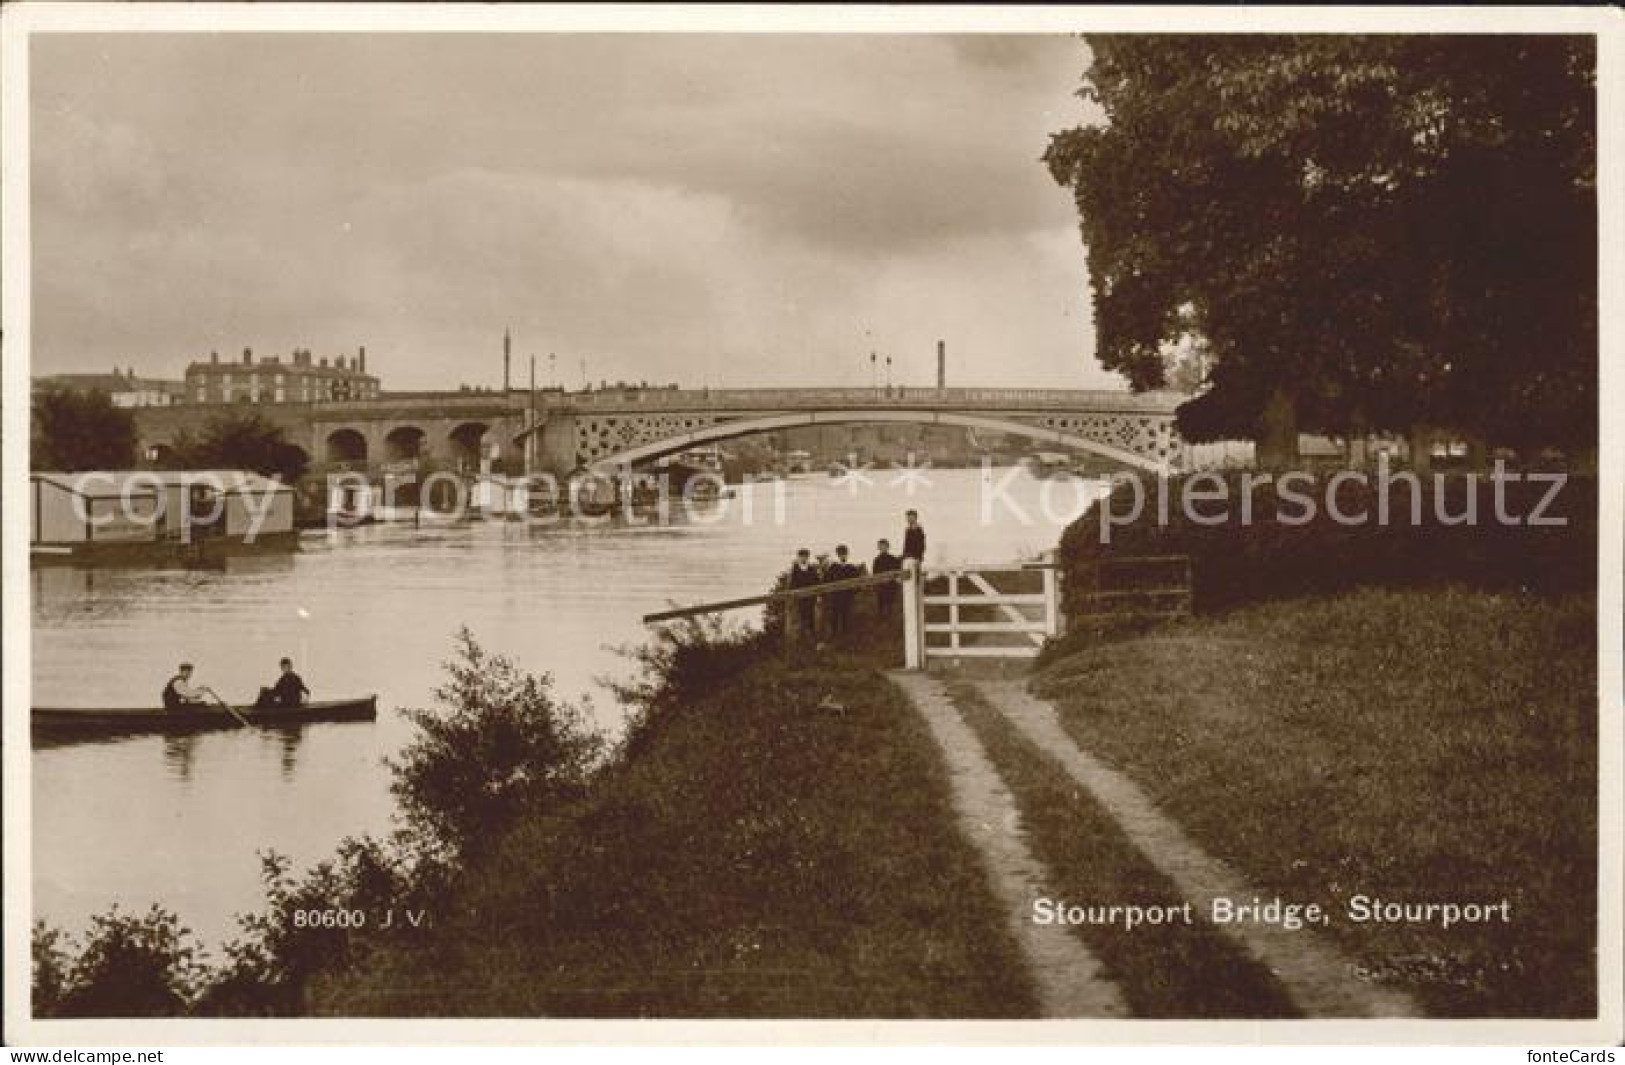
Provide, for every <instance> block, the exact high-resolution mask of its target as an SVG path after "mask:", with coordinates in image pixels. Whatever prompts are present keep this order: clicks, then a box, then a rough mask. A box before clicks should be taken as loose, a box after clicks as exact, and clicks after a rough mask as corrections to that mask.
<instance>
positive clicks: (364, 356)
mask: <svg viewBox="0 0 1625 1065" xmlns="http://www.w3.org/2000/svg"><path fill="white" fill-rule="evenodd" d="M361 372H362V373H366V372H367V345H365V344H363V345H361Z"/></svg>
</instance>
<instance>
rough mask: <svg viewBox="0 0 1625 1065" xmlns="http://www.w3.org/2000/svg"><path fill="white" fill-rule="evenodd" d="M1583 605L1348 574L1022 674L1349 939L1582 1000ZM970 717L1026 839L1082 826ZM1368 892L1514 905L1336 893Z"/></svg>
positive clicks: (1424, 986)
mask: <svg viewBox="0 0 1625 1065" xmlns="http://www.w3.org/2000/svg"><path fill="white" fill-rule="evenodd" d="M1595 623H1596V616H1595V608H1594V603H1593V602H1592V601H1591V600H1590V598H1589V597H1581V596H1574V597H1535V596H1527V595H1515V594H1513V595H1495V594H1487V593H1481V592H1465V591H1460V590H1455V591H1440V592H1428V593H1423V592H1386V591H1362V592H1356V593H1352V594H1349V595H1344V596H1338V597H1332V598H1325V599H1302V600H1294V601H1287V602H1279V603H1271V604H1267V605H1263V606H1257V607H1252V608H1248V609H1243V610H1239V611H1236V612H1235V613H1232V614H1229V615H1227V616H1224V617H1219V618H1197V619H1193V620H1189V621H1185V622H1182V623H1180V624H1178V625H1174V626H1170V627H1168V628H1166V629H1163V630H1160V631H1158V632H1156V633H1152V634H1144V635H1141V636H1138V637H1134V638H1129V639H1124V640H1121V641H1118V642H1113V643H1109V644H1104V645H1100V646H1096V647H1093V648H1087V649H1082V650H1073V651H1072V652H1071V653H1067V654H1062V655H1060V656H1057V657H1054V658H1052V659H1051V660H1049V661H1048V663H1047V665H1046V667H1045V668H1044V669H1043V670H1042V671H1041V672H1040V673H1039V674H1038V676H1037V677H1036V678H1035V681H1034V687H1035V690H1036V691H1038V692H1039V693H1040V694H1042V695H1044V696H1046V697H1048V698H1050V699H1052V700H1053V701H1054V702H1055V704H1056V706H1057V708H1058V710H1059V712H1060V715H1061V718H1062V721H1063V724H1064V726H1065V727H1066V728H1067V730H1068V732H1069V733H1070V734H1071V735H1072V737H1073V738H1074V739H1075V740H1076V741H1077V742H1078V743H1079V744H1080V745H1081V746H1083V747H1084V748H1085V749H1087V750H1089V751H1091V752H1093V753H1094V754H1096V755H1098V756H1100V757H1103V758H1105V759H1107V760H1108V761H1110V762H1112V763H1114V764H1115V765H1117V766H1118V767H1119V768H1120V769H1122V770H1123V771H1125V772H1127V773H1128V774H1129V775H1130V776H1132V777H1133V778H1134V779H1135V780H1136V781H1137V782H1139V783H1140V785H1141V786H1142V787H1144V788H1145V789H1146V790H1147V791H1148V792H1149V793H1150V794H1151V796H1152V797H1153V798H1154V799H1155V800H1156V801H1157V802H1158V804H1159V805H1160V806H1161V807H1162V808H1163V810H1164V811H1165V812H1167V813H1168V814H1169V815H1170V816H1171V817H1173V818H1174V820H1176V821H1177V822H1179V823H1180V824H1181V825H1182V826H1184V827H1185V828H1186V830H1187V831H1188V832H1189V833H1190V834H1191V836H1192V837H1193V838H1194V839H1195V840H1196V841H1197V842H1198V843H1199V844H1200V845H1201V846H1202V847H1203V848H1204V849H1206V850H1207V851H1208V853H1210V854H1213V855H1215V856H1217V857H1220V858H1222V859H1224V860H1226V861H1229V862H1231V863H1232V864H1234V865H1235V866H1237V867H1238V868H1239V869H1240V870H1241V871H1242V872H1243V873H1244V874H1245V875H1246V876H1247V877H1248V878H1249V879H1251V880H1252V881H1253V882H1254V883H1255V884H1256V885H1258V886H1259V887H1260V888H1261V889H1263V890H1265V891H1267V892H1274V893H1278V894H1279V895H1280V896H1281V897H1283V898H1285V899H1288V900H1295V901H1304V902H1311V901H1319V902H1321V903H1322V904H1323V905H1325V906H1327V907H1328V908H1329V910H1330V911H1331V912H1332V913H1333V914H1334V915H1336V916H1335V917H1334V920H1333V922H1332V925H1331V927H1330V929H1329V932H1330V934H1332V935H1334V936H1336V937H1337V939H1338V940H1339V942H1340V945H1341V946H1342V947H1343V949H1345V950H1346V951H1347V952H1348V953H1349V954H1350V955H1352V956H1353V957H1355V958H1356V959H1357V960H1358V961H1359V963H1360V964H1361V965H1362V966H1363V967H1364V968H1365V969H1366V970H1368V971H1369V972H1370V973H1371V974H1373V975H1374V976H1376V977H1377V978H1378V979H1380V980H1382V981H1384V982H1387V983H1391V984H1392V985H1394V986H1396V987H1399V988H1402V989H1404V990H1406V991H1408V992H1410V993H1411V994H1413V995H1414V996H1415V997H1416V998H1417V999H1418V1001H1419V1002H1421V1003H1422V1004H1423V1006H1424V1008H1426V1009H1427V1010H1428V1012H1430V1013H1431V1014H1434V1015H1440V1016H1456V1017H1491V1016H1502V1017H1506V1016H1544V1017H1586V1016H1593V1015H1594V1014H1595V1009H1596V1001H1595V995H1594V987H1595V963H1596V959H1595V952H1594V942H1595V932H1596V920H1595V915H1596V860H1595V859H1596V826H1597V820H1596V818H1597V806H1596V745H1597V733H1596V724H1597V701H1596V653H1595V646H1596V639H1595ZM971 715H972V720H973V722H977V723H978V729H979V731H980V732H981V733H982V735H983V736H984V737H985V738H986V739H988V740H989V741H990V742H991V743H992V745H993V747H994V750H995V752H998V751H1000V750H1003V752H1004V753H1003V755H1002V756H1001V757H1002V760H1003V761H1004V762H1005V763H1006V764H1007V765H1011V766H1014V767H1015V768H1016V769H1017V779H1018V781H1025V783H1018V784H1017V785H1016V787H1017V791H1018V793H1024V804H1025V805H1027V806H1028V809H1029V810H1031V809H1034V808H1035V804H1036V808H1037V809H1038V811H1039V816H1038V817H1037V818H1036V823H1037V829H1036V833H1037V841H1038V844H1039V846H1040V847H1048V848H1050V849H1051V852H1052V854H1057V855H1059V854H1060V852H1061V850H1064V848H1066V847H1069V846H1070V847H1072V848H1074V849H1075V848H1076V847H1077V846H1079V845H1080V844H1077V843H1075V842H1072V843H1069V842H1068V841H1067V840H1065V839H1062V838H1060V833H1059V832H1058V830H1047V829H1046V827H1045V826H1046V824H1048V825H1050V826H1051V829H1053V828H1054V825H1055V824H1056V823H1057V822H1058V821H1059V820H1060V819H1061V817H1062V815H1058V814H1056V813H1055V812H1054V808H1057V807H1061V808H1064V807H1065V805H1066V803H1067V802H1068V796H1067V795H1066V794H1065V792H1066V790H1067V789H1066V788H1065V785H1064V782H1062V781H1059V780H1057V779H1056V778H1055V777H1054V776H1053V774H1051V773H1048V772H1047V771H1046V770H1045V768H1044V764H1043V761H1042V760H1041V759H1040V758H1039V757H1038V756H1037V752H1034V751H1032V750H1030V749H1026V750H1024V749H1022V748H1021V747H1020V746H1019V744H1016V743H1015V742H1014V740H1013V739H1012V737H1009V736H1007V735H1004V734H1003V733H1002V730H1000V729H999V728H998V727H997V724H996V723H995V722H992V721H990V720H989V719H988V718H987V715H986V714H982V713H978V712H977V711H976V709H975V708H974V707H973V708H972V710H971ZM1045 806H1048V807H1051V808H1052V809H1051V811H1050V812H1049V813H1044V812H1043V810H1044V807H1045ZM1074 815H1075V816H1081V817H1084V818H1085V819H1087V816H1088V814H1087V812H1084V813H1082V814H1076V813H1075V814H1074ZM1126 861H1127V860H1126V859H1123V858H1121V857H1119V858H1114V859H1112V860H1111V861H1110V862H1108V863H1107V865H1106V868H1107V869H1108V874H1107V875H1108V876H1112V875H1115V874H1113V873H1111V872H1110V870H1113V869H1115V870H1119V871H1121V870H1124V869H1127V868H1129V866H1128V865H1127V864H1126ZM1060 864H1062V867H1063V868H1068V869H1071V870H1073V871H1074V872H1075V873H1076V874H1077V875H1080V876H1083V875H1088V876H1094V875H1095V873H1094V871H1093V870H1087V869H1086V868H1085V866H1084V865H1083V864H1082V863H1081V861H1080V859H1079V858H1076V857H1075V858H1069V859H1064V860H1062V861H1061V862H1060ZM1108 882H1109V881H1108ZM1145 883H1146V886H1145V888H1144V890H1146V891H1147V892H1150V893H1152V894H1153V895H1154V894H1155V892H1156V891H1157V886H1156V884H1155V881H1154V880H1152V879H1148V880H1146V882H1145ZM1089 884H1090V886H1093V884H1094V882H1093V881H1090V882H1089ZM1114 890H1116V888H1114ZM1358 894H1363V895H1367V896H1372V897H1381V898H1384V899H1392V900H1405V901H1422V902H1426V901H1438V902H1451V901H1454V902H1469V901H1498V900H1500V899H1503V898H1505V899H1507V900H1509V901H1510V903H1511V910H1510V912H1511V915H1512V920H1511V922H1510V923H1509V924H1501V923H1496V924H1479V925H1457V926H1455V927H1452V928H1449V929H1441V928H1439V927H1437V926H1436V925H1434V924H1414V923H1413V924H1406V923H1397V924H1369V923H1363V924H1357V923H1354V922H1352V921H1350V920H1347V919H1345V917H1344V916H1343V915H1344V914H1345V913H1346V904H1347V903H1348V900H1349V899H1350V898H1351V897H1352V896H1354V895H1358ZM1096 897H1098V896H1096ZM1197 947H1198V948H1200V947H1201V944H1197Z"/></svg>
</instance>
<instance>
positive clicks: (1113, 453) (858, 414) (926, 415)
mask: <svg viewBox="0 0 1625 1065" xmlns="http://www.w3.org/2000/svg"><path fill="white" fill-rule="evenodd" d="M863 422H913V423H917V424H922V425H952V426H960V427H963V428H967V429H985V430H987V431H989V432H995V433H1009V434H1010V435H1012V436H1024V437H1027V438H1028V439H1030V440H1036V441H1039V442H1041V443H1048V444H1059V445H1061V446H1063V447H1070V448H1076V449H1078V450H1080V451H1088V452H1090V453H1092V454H1095V455H1099V456H1100V457H1102V458H1107V459H1111V460H1113V461H1115V462H1121V463H1123V464H1124V465H1126V466H1132V467H1134V468H1135V469H1140V470H1147V471H1150V472H1152V473H1166V472H1168V471H1169V470H1170V469H1171V468H1172V467H1173V466H1174V465H1175V463H1173V462H1172V461H1169V460H1168V459H1163V460H1158V459H1155V458H1151V457H1149V456H1146V455H1141V454H1139V453H1138V452H1134V451H1130V450H1128V449H1126V448H1121V447H1116V446H1114V445H1112V444H1105V443H1101V442H1100V441H1098V440H1091V439H1090V438H1088V437H1086V436H1080V435H1079V434H1077V433H1072V432H1067V431H1064V430H1061V429H1051V428H1048V427H1046V426H1042V425H1032V424H1030V423H1028V422H1023V421H1017V420H1016V419H1014V418H1000V417H994V416H990V415H985V414H962V413H959V412H957V411H944V410H872V409H871V410H825V411H806V412H799V413H788V414H767V415H760V416H755V417H748V418H738V419H735V420H732V421H725V422H717V423H716V424H713V425H705V426H699V427H697V428H694V429H691V430H688V431H686V432H682V433H678V434H675V435H673V436H671V437H668V438H666V439H664V440H657V441H654V442H653V443H649V444H642V445H638V446H635V447H629V448H625V449H623V450H621V451H617V452H615V453H614V454H611V455H605V456H604V457H603V458H600V459H597V460H595V461H594V462H592V463H591V464H590V465H591V468H593V469H598V470H607V469H610V468H612V467H617V466H629V465H634V464H636V463H640V462H648V461H650V460H652V459H658V458H662V457H664V456H666V455H673V454H676V453H677V452H679V451H686V450H687V449H689V448H691V447H696V446H698V445H700V444H709V443H713V442H715V441H718V440H729V439H732V438H734V437H738V436H750V435H752V434H754V433H767V432H772V431H774V430H777V429H794V428H797V427H800V426H806V425H851V424H858V423H863Z"/></svg>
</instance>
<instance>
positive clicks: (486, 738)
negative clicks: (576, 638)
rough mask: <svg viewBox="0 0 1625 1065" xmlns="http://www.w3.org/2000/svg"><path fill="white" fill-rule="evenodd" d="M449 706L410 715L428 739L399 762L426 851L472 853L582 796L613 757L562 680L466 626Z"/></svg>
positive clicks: (446, 700)
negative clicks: (560, 691)
mask: <svg viewBox="0 0 1625 1065" xmlns="http://www.w3.org/2000/svg"><path fill="white" fill-rule="evenodd" d="M457 646H458V657H457V658H456V659H455V660H453V661H451V662H448V663H446V666H445V668H446V672H447V673H448V674H449V675H450V678H449V679H448V680H447V681H446V683H445V684H443V685H441V686H440V687H439V688H437V689H436V690H435V698H436V700H437V701H438V702H439V703H440V704H441V709H440V710H438V711H437V710H406V711H403V712H404V713H405V714H406V716H407V718H408V719H409V720H410V721H411V722H412V723H413V724H414V725H416V726H417V728H418V732H419V735H418V736H417V737H416V738H415V739H414V740H413V741H412V742H411V743H410V744H409V745H408V746H407V747H406V748H405V749H404V750H402V752H401V753H400V755H399V757H397V758H394V759H391V760H390V761H389V766H390V768H391V769H392V770H393V771H394V774H395V780H394V782H393V783H392V784H391V785H390V790H391V791H392V792H393V793H394V795H395V797H396V799H397V800H398V801H399V804H400V812H401V816H402V818H403V819H404V821H405V823H406V825H407V827H408V830H409V831H410V832H411V833H413V834H414V835H415V837H416V838H417V841H418V843H419V844H420V845H421V846H422V847H423V849H424V850H425V852H426V853H429V854H432V855H436V856H438V857H440V858H442V859H450V858H454V857H457V856H462V855H466V854H468V853H469V852H470V851H472V850H475V849H477V848H478V846H479V843H480V841H481V840H482V839H485V838H488V837H489V836H491V835H492V834H494V832H495V831H496V830H497V829H499V828H500V827H502V826H503V825H506V824H507V823H509V822H510V821H511V820H512V819H513V817H514V816H515V815H516V814H517V813H519V812H520V811H521V810H525V809H536V808H545V807H548V806H557V805H559V804H561V803H564V802H568V801H570V800H572V799H574V798H577V797H579V796H580V795H581V794H582V792H583V791H584V789H585V787H586V784H587V781H588V779H589V777H590V776H591V773H592V770H593V769H594V768H595V767H596V765H597V764H598V762H599V760H600V757H601V755H602V754H603V752H604V737H603V735H602V734H601V733H600V732H598V731H597V730H596V729H595V728H593V727H592V726H591V725H590V724H589V722H588V720H587V718H586V716H585V715H584V714H583V713H582V712H581V711H580V710H578V709H577V708H575V707H573V706H570V705H569V704H566V703H562V702H559V701H558V700H557V699H555V698H554V696H553V693H552V690H551V689H552V678H551V677H550V676H548V675H546V674H543V675H541V676H536V675H534V674H530V673H524V672H521V671H520V670H519V669H518V667H516V666H515V665H514V663H513V662H512V661H511V660H510V659H508V658H506V657H505V656H502V655H492V654H489V653H487V652H486V651H485V650H483V649H482V648H481V647H480V646H479V644H478V643H476V642H475V640H474V637H473V635H472V634H471V633H470V632H469V631H468V630H467V629H466V628H465V629H462V630H459V632H458V634H457Z"/></svg>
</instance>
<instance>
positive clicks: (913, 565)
mask: <svg viewBox="0 0 1625 1065" xmlns="http://www.w3.org/2000/svg"><path fill="white" fill-rule="evenodd" d="M902 583H903V668H905V669H922V668H924V666H925V661H924V659H925V656H924V655H923V654H922V653H921V644H922V643H924V638H923V636H924V634H923V632H922V631H921V630H922V629H923V628H924V625H923V624H922V622H923V618H924V615H925V605H924V603H922V602H921V599H922V598H923V595H924V592H925V574H924V572H922V571H921V569H920V563H919V561H918V560H917V559H912V558H910V559H905V560H904V562H903V582H902Z"/></svg>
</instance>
